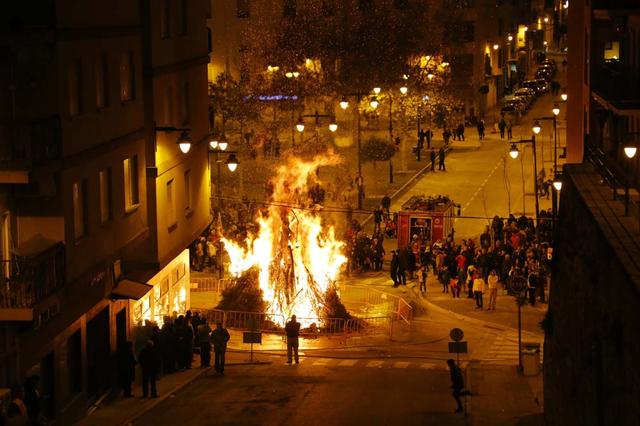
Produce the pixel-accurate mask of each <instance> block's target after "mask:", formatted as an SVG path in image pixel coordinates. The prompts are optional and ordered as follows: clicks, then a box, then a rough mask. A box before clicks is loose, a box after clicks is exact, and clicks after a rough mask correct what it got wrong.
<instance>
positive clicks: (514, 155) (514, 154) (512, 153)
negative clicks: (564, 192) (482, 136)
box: [509, 134, 540, 242]
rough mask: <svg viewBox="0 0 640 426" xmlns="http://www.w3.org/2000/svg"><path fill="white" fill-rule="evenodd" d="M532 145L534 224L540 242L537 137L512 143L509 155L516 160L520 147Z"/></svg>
mask: <svg viewBox="0 0 640 426" xmlns="http://www.w3.org/2000/svg"><path fill="white" fill-rule="evenodd" d="M528 143H530V144H531V148H532V149H533V192H534V199H535V212H534V223H535V226H536V240H537V241H538V242H540V238H539V237H540V231H539V227H540V226H539V225H540V224H539V223H538V211H539V209H540V206H539V204H538V159H537V154H536V135H535V134H534V135H531V139H521V140H520V141H517V142H513V143H511V149H510V150H509V155H510V156H511V158H513V159H514V160H515V159H516V158H518V155H519V154H520V151H519V150H518V145H524V144H528Z"/></svg>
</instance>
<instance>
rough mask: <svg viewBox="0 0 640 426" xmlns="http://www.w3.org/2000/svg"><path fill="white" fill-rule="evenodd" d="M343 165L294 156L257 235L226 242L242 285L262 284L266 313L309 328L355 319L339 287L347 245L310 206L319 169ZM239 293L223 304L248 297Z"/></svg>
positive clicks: (276, 181) (281, 172) (280, 172)
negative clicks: (322, 321) (328, 321)
mask: <svg viewBox="0 0 640 426" xmlns="http://www.w3.org/2000/svg"><path fill="white" fill-rule="evenodd" d="M339 161H340V159H339V157H337V156H332V155H326V154H325V155H318V156H315V157H314V158H312V159H310V160H305V159H302V158H300V157H290V158H289V160H288V162H287V164H285V165H282V166H280V167H279V168H278V169H277V173H276V175H275V177H274V178H273V179H272V180H271V186H272V188H273V194H272V196H271V199H270V203H269V205H268V207H267V208H265V209H264V210H263V211H262V212H261V213H260V214H259V216H258V217H257V218H256V221H257V224H258V231H257V233H256V234H255V235H254V234H249V235H248V236H247V238H246V240H245V241H232V240H230V239H227V238H224V237H223V238H222V242H223V244H224V249H225V250H226V252H227V253H228V255H229V258H230V266H229V271H230V272H231V274H232V275H233V276H235V277H237V278H241V277H242V280H239V283H243V285H244V286H245V287H246V288H247V289H250V285H249V287H247V280H249V282H256V281H257V282H256V283H255V284H254V285H256V286H257V287H259V289H260V290H261V292H262V298H263V300H264V305H263V306H262V307H263V308H264V312H267V313H273V314H280V315H282V316H283V317H284V318H289V317H290V316H291V315H296V316H297V317H298V319H299V321H300V322H301V323H302V325H303V326H305V325H309V324H311V323H313V322H317V321H318V319H323V318H328V317H329V316H330V315H341V317H343V318H345V319H346V318H349V317H350V316H349V314H348V312H347V311H346V309H345V308H344V306H343V305H342V303H341V302H340V298H339V296H338V294H337V292H336V289H335V287H334V282H335V280H336V278H337V277H338V274H339V272H340V270H341V268H342V266H343V265H344V264H345V263H346V262H347V258H346V257H345V256H344V254H343V250H344V247H345V245H344V243H343V242H342V241H339V240H338V239H337V238H336V235H335V230H334V227H333V226H331V225H326V224H324V223H323V220H322V218H321V216H320V214H319V212H318V210H317V209H315V208H314V207H313V206H312V202H310V199H311V198H312V194H311V193H310V192H311V189H312V188H314V187H316V184H318V183H319V181H318V177H317V174H316V171H317V169H318V167H319V166H321V165H322V166H325V165H334V164H337V163H338V162H339ZM252 273H253V275H251V274H252ZM251 277H253V279H252V278H251ZM236 293H237V294H236V296H233V294H228V295H227V297H226V298H227V300H224V297H225V296H224V295H223V301H222V305H225V304H226V305H230V306H231V305H232V303H231V301H230V300H228V299H229V298H232V297H239V296H238V295H240V294H243V292H242V291H240V290H236ZM254 304H255V303H254ZM233 306H234V307H235V308H238V307H240V306H239V305H238V304H237V303H236V304H233ZM247 308H249V307H247ZM238 310H240V309H238Z"/></svg>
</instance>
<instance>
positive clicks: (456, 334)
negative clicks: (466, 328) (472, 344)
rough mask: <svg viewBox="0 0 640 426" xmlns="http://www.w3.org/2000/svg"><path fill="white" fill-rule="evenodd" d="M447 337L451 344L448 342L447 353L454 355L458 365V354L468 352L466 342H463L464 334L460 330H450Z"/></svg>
mask: <svg viewBox="0 0 640 426" xmlns="http://www.w3.org/2000/svg"><path fill="white" fill-rule="evenodd" d="M449 337H451V340H453V342H449V353H450V354H456V363H457V364H458V365H460V354H466V353H467V352H468V347H467V342H466V341H463V340H462V339H463V338H464V332H463V331H462V329H460V328H452V329H451V331H450V332H449Z"/></svg>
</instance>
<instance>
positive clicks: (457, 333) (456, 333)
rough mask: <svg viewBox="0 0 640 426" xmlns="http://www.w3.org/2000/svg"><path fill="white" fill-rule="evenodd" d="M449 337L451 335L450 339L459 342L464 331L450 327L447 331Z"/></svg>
mask: <svg viewBox="0 0 640 426" xmlns="http://www.w3.org/2000/svg"><path fill="white" fill-rule="evenodd" d="M449 337H451V340H453V341H454V342H459V341H460V340H462V339H463V338H464V332H463V331H462V329H460V328H452V329H451V331H450V332H449Z"/></svg>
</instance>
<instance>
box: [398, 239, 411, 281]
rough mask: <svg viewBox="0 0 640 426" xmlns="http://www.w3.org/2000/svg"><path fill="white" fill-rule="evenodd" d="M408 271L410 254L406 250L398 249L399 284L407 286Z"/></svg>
mask: <svg viewBox="0 0 640 426" xmlns="http://www.w3.org/2000/svg"><path fill="white" fill-rule="evenodd" d="M407 269H409V253H408V252H407V249H406V248H401V249H398V284H399V285H407Z"/></svg>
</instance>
